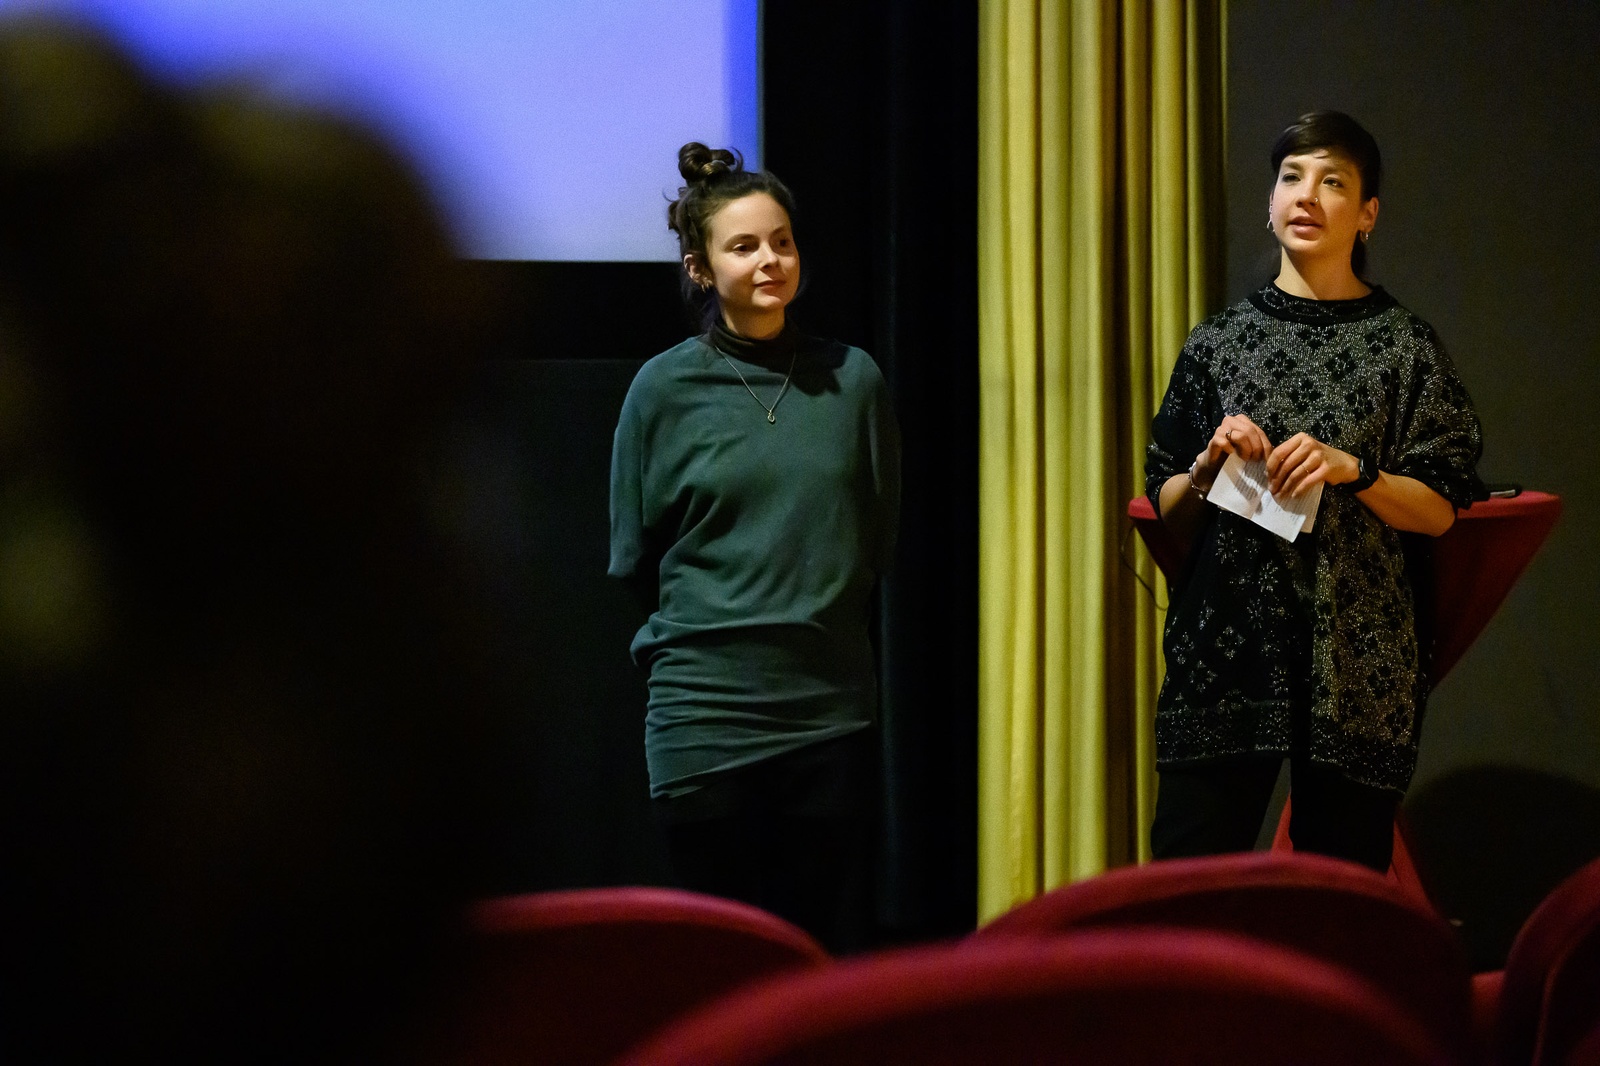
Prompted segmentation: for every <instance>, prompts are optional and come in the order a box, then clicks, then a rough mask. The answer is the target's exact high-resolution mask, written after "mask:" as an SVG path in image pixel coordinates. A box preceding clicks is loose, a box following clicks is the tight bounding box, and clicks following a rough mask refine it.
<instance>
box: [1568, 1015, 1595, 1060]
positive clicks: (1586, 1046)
mask: <svg viewBox="0 0 1600 1066" xmlns="http://www.w3.org/2000/svg"><path fill="white" fill-rule="evenodd" d="M1562 1066H1600V1025H1596V1026H1595V1027H1594V1028H1593V1029H1591V1030H1589V1033H1588V1035H1587V1036H1585V1037H1584V1038H1583V1039H1582V1040H1581V1041H1579V1042H1578V1046H1577V1047H1575V1048H1573V1049H1572V1053H1571V1054H1569V1055H1568V1056H1567V1058H1566V1061H1565V1062H1563V1063H1562Z"/></svg>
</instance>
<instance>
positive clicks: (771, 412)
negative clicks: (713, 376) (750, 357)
mask: <svg viewBox="0 0 1600 1066" xmlns="http://www.w3.org/2000/svg"><path fill="white" fill-rule="evenodd" d="M717 354H718V355H720V356H722V358H724V359H727V360H728V365H729V366H731V367H733V372H734V373H735V374H738V375H739V384H741V385H743V386H744V391H745V392H748V393H749V394H750V398H751V399H752V400H754V401H755V402H756V403H758V404H761V409H762V410H763V411H765V412H767V421H768V422H772V423H776V422H777V421H778V413H777V412H778V405H779V404H780V403H782V402H783V394H784V393H786V392H788V391H789V381H790V379H791V378H793V377H794V360H795V356H797V355H799V354H800V349H799V348H796V349H795V350H794V351H793V352H791V353H790V354H789V372H788V373H787V374H785V375H783V388H781V389H779V390H778V396H777V399H775V400H773V401H772V406H771V407H768V406H767V405H766V404H764V403H761V397H759V396H757V395H756V390H755V389H752V388H751V387H750V383H749V382H748V381H746V380H745V379H744V372H743V371H742V370H740V369H739V364H738V363H735V362H734V361H733V360H732V359H728V353H727V352H725V351H723V350H722V349H721V348H718V349H717Z"/></svg>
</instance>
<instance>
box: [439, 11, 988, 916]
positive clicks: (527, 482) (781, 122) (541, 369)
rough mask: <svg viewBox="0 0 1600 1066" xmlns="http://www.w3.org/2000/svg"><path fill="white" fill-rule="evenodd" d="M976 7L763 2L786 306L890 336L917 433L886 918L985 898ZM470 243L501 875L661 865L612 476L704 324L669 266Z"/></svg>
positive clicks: (467, 540)
mask: <svg viewBox="0 0 1600 1066" xmlns="http://www.w3.org/2000/svg"><path fill="white" fill-rule="evenodd" d="M976 32H977V13H976V6H975V5H974V4H973V3H972V2H971V0H926V2H913V0H881V2H875V3H860V2H857V0H808V2H800V0H768V2H767V3H765V4H764V5H763V39H764V48H763V71H762V74H763V86H764V89H763V112H764V122H765V141H764V155H765V162H766V165H767V166H768V167H769V168H770V169H772V170H773V171H774V172H775V173H777V174H778V175H780V176H781V177H782V178H783V179H784V180H785V181H786V182H787V183H788V184H789V185H790V186H791V188H792V189H793V191H794V193H795V195H796V197H797V199H798V202H799V212H798V217H797V219H796V234H797V238H798V243H799V246H800V249H801V259H802V264H803V269H804V273H805V276H806V288H805V290H804V292H803V294H802V296H801V298H800V300H799V302H797V304H796V305H795V308H794V315H795V318H796V321H797V322H798V324H799V325H800V326H801V328H803V329H806V330H808V331H809V332H812V333H816V334H820V335H823V336H829V337H834V338H837V339H839V340H842V341H846V342H849V343H851V344H856V345H859V346H860V347H863V348H865V349H866V350H867V351H869V352H871V353H872V354H873V355H874V356H875V357H876V358H877V360H878V362H879V364H880V365H881V366H882V367H883V369H884V372H885V374H886V376H887V377H888V380H889V383H890V386H891V389H892V391H893V393H894V398H895V404H896V408H897V411H898V413H899V416H900V422H901V426H902V431H903V434H904V440H905V448H904V453H905V468H904V475H905V476H904V492H905V497H904V518H903V522H902V533H901V541H900V549H899V558H898V562H897V565H896V569H895V572H894V574H893V576H892V578H891V579H890V580H889V582H887V587H886V588H885V589H884V590H883V595H882V597H881V610H880V620H881V632H882V640H881V641H880V644H881V652H882V663H883V679H884V684H883V727H884V728H883V740H884V767H885V791H884V801H885V802H884V818H883V834H882V837H883V847H882V849H881V850H882V868H881V875H880V888H881V892H880V901H881V905H880V917H881V922H882V925H883V937H884V939H885V940H904V939H918V938H924V937H931V936H939V935H947V934H952V933H957V932H960V931H962V930H963V929H966V928H970V926H971V925H972V922H973V920H974V915H975V913H976V898H975V893H976V883H977V868H976V803H977V799H976V795H977V782H976V762H977V758H976V743H977V740H976V737H977V714H976V698H977V697H976V693H977V662H976V648H977V576H976V575H977V567H976V559H977V452H976V440H977V304H976V292H977V284H976V276H975V271H976V259H977V233H976V228H977V222H976V198H977V186H976V180H977V164H976V154H975V146H976V140H977V127H976V107H977V104H976V99H977V69H976V64H977V42H976ZM661 165H662V174H663V182H662V184H663V185H665V184H666V183H667V182H668V181H669V180H670V178H671V177H672V175H673V169H672V168H673V165H674V160H672V159H670V158H668V159H663V160H662V161H661ZM662 220H663V225H664V224H665V211H664V210H663V212H662ZM469 266H470V267H471V269H473V270H474V271H476V272H477V273H478V274H479V276H480V278H481V279H482V280H483V281H484V282H485V283H486V284H487V286H488V288H489V289H490V290H491V291H493V292H494V293H495V294H496V295H497V297H498V300H499V306H498V310H499V314H498V315H497V316H496V321H497V322H498V323H499V333H498V336H497V340H496V343H495V344H494V346H493V347H494V349H495V350H496V352H497V355H498V358H496V359H494V360H492V361H490V362H489V363H488V364H486V365H485V366H484V367H483V369H482V372H481V373H480V375H479V380H478V383H477V388H476V389H475V390H474V392H473V394H472V396H471V397H469V401H468V403H467V404H466V406H465V409H464V411H463V415H462V418H461V419H460V422H459V424H458V426H457V428H456V431H455V432H454V434H453V435H452V437H451V440H450V441H449V451H450V454H451V456H452V465H453V467H454V469H456V470H457V471H459V472H460V485H459V487H458V489H457V492H458V499H459V501H461V502H460V503H459V505H458V506H457V508H456V509H455V513H456V514H457V522H458V526H459V530H458V532H459V535H460V537H461V540H462V543H463V545H464V546H465V548H466V550H467V551H468V552H469V553H470V554H471V555H472V556H473V558H474V559H475V560H476V562H477V566H478V572H479V573H480V574H481V575H482V580H483V582H484V584H485V587H486V590H487V592H488V596H489V600H490V602H491V603H492V604H494V606H495V608H496V609H497V610H498V611H499V613H500V625H499V632H500V633H501V638H500V639H499V640H498V641H497V642H496V646H495V647H493V648H490V649H487V653H488V654H489V655H491V656H492V657H493V658H494V659H495V661H496V662H497V664H498V671H497V672H498V674H499V676H501V677H502V678H504V679H505V684H504V685H503V687H502V705H503V711H502V713H501V719H502V723H501V729H500V738H499V742H498V745H499V746H498V755H499V757H498V759H497V760H496V765H495V769H494V770H493V780H492V781H491V782H490V785H491V788H492V789H493V790H494V791H495V792H496V794H497V795H498V797H499V799H500V801H499V803H498V809H499V811H500V821H498V822H497V823H496V824H494V825H491V826H488V827H486V833H487V839H486V845H487V849H488V851H489V852H490V855H491V866H492V873H491V874H490V876H489V878H488V881H489V883H488V884H486V885H485V891H496V892H506V891H528V890H537V889H549V888H561V887H573V886H580V885H600V884H621V883H630V882H632V883H661V882H664V881H665V880H666V870H665V866H664V863H663V857H662V855H661V853H660V849H659V844H658V842H657V840H656V837H655V833H654V831H653V828H652V826H651V824H650V814H649V804H648V799H647V792H646V783H645V782H646V779H645V771H644V753H643V719H644V701H645V691H644V679H643V677H642V675H641V674H640V672H639V671H637V670H636V669H635V668H634V667H633V666H632V665H631V663H630V662H629V660H628V655H627V646H628V641H629V639H630V638H631V636H632V633H633V630H634V629H635V628H637V626H638V625H639V624H640V622H641V621H642V620H643V617H644V614H643V611H642V609H641V608H640V607H638V606H637V605H635V604H633V603H631V602H629V601H628V600H627V598H626V596H625V595H624V593H623V590H622V589H621V588H620V587H615V586H613V584H612V583H611V582H609V581H608V579H607V578H606V577H605V565H606V554H607V515H606V505H607V500H606V494H607V493H606V482H607V470H608V465H609V458H610V442H611V432H612V429H613V427H614V425H615V422H616V415H617V411H618V410H619V409H620V406H621V403H622V397H623V394H624V392H625V391H626V389H627V386H628V382H629V381H630V380H631V379H632V376H633V373H634V372H635V371H636V370H637V368H638V365H639V363H640V361H642V360H643V359H644V358H647V357H648V356H650V355H653V354H655V353H656V352H659V351H662V350H664V349H665V348H667V347H670V346H671V345H672V344H675V343H677V341H679V340H681V339H682V338H683V337H684V336H685V335H686V334H687V333H688V332H690V326H689V323H688V322H687V320H686V318H685V317H684V314H683V312H682V310H681V307H680V305H679V303H678V298H677V283H676V268H675V266H673V265H671V264H631V263H609V264H608V263H475V264H470V265H469Z"/></svg>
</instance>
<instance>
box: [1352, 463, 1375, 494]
mask: <svg viewBox="0 0 1600 1066" xmlns="http://www.w3.org/2000/svg"><path fill="white" fill-rule="evenodd" d="M1377 482H1378V464H1377V463H1370V462H1368V461H1367V457H1366V456H1364V455H1358V456H1356V479H1355V480H1354V481H1349V482H1346V483H1345V486H1344V487H1345V488H1347V489H1349V490H1350V491H1351V492H1365V491H1366V490H1367V489H1370V488H1371V487H1372V486H1373V485H1375V484H1377Z"/></svg>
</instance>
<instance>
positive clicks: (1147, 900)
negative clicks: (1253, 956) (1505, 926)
mask: <svg viewBox="0 0 1600 1066" xmlns="http://www.w3.org/2000/svg"><path fill="white" fill-rule="evenodd" d="M1108 926H1110V927H1124V928H1125V927H1131V926H1169V927H1171V926H1177V927H1183V928H1187V929H1207V930H1215V931H1222V932H1229V933H1239V934H1244V935H1248V936H1252V937H1256V938H1259V939H1262V940H1266V941H1270V942H1271V943H1274V944H1278V945H1280V946H1283V947H1287V948H1291V949H1294V950H1296V951H1300V952H1303V953H1305V954H1307V955H1310V956H1313V957H1316V958H1319V959H1323V960H1325V961H1327V962H1330V963H1334V964H1337V965H1339V966H1342V967H1344V968H1346V969H1348V970H1350V971H1352V972H1354V973H1357V974H1360V975H1361V976H1362V977H1363V978H1365V979H1366V980H1368V981H1371V982H1372V983H1373V984H1374V985H1375V986H1376V987H1378V988H1379V989H1381V990H1382V991H1383V992H1384V993H1385V994H1386V995H1388V996H1389V997H1391V999H1392V1000H1393V1001H1394V1002H1395V1003H1397V1004H1400V1005H1402V1006H1403V1007H1404V1008H1405V1009H1406V1010H1408V1011H1410V1012H1411V1014H1412V1015H1413V1016H1414V1017H1416V1018H1417V1019H1419V1020H1420V1021H1421V1022H1422V1023H1423V1024H1424V1025H1425V1026H1427V1027H1428V1030H1429V1031H1430V1032H1431V1033H1432V1034H1433V1035H1434V1038H1435V1039H1436V1040H1438V1041H1439V1042H1440V1044H1441V1046H1443V1047H1444V1048H1445V1049H1446V1050H1448V1051H1449V1052H1450V1053H1451V1054H1452V1055H1453V1056H1456V1057H1464V1056H1465V1055H1466V1054H1467V1051H1468V1048H1469V1047H1470V1040H1469V1036H1468V1026H1469V1021H1470V1018H1471V1007H1470V974H1469V971H1468V966H1467V959H1466V953H1465V951H1464V949H1463V947H1462V945H1461V943H1460V941H1459V938H1458V937H1457V935H1456V933H1455V930H1454V929H1452V928H1451V927H1450V926H1449V924H1448V923H1446V922H1445V921H1444V920H1443V919H1441V918H1439V917H1438V915H1436V914H1434V913H1433V912H1432V911H1431V910H1430V909H1428V908H1426V907H1424V906H1421V905H1419V904H1418V903H1417V902H1416V901H1415V900H1414V899H1412V898H1411V897H1409V896H1408V895H1406V894H1405V893H1404V892H1402V891H1400V890H1399V889H1398V888H1396V887H1395V886H1394V885H1392V884H1390V883H1389V882H1388V881H1386V880H1384V879H1383V878H1382V877H1379V876H1378V875H1377V874H1375V873H1373V872H1372V871H1371V870H1368V869H1366V868H1364V867H1361V866H1356V865H1354V864H1352V863H1347V862H1342V861H1340V860H1337V859H1329V858H1325V857H1323V856H1319V855H1295V854H1280V853H1274V852H1261V853H1255V852H1246V853H1242V854H1234V855H1215V856H1210V857H1206V858H1199V859H1173V860H1168V861H1165V862H1156V863H1151V864H1149V865H1147V866H1136V867H1124V868H1122V869H1118V870H1112V871H1111V872H1109V873H1106V874H1102V875H1101V876H1099V877H1095V878H1091V879H1089V880H1087V881H1080V882H1078V883H1076V884H1072V885H1067V886H1065V887H1063V888H1058V889H1056V890H1055V891H1053V892H1048V893H1045V894H1044V895H1042V896H1038V897H1036V898H1034V899H1032V900H1029V901H1028V902H1026V903H1023V904H1021V905H1019V906H1017V907H1016V908H1014V909H1013V910H1011V911H1009V912H1007V913H1006V914H1003V915H1001V916H1000V917H998V918H996V919H995V920H994V921H992V922H990V923H989V924H988V925H986V926H984V927H982V928H981V929H979V930H978V931H977V932H976V933H974V934H973V938H974V939H978V940H990V939H995V938H1000V937H1007V936H1017V935H1034V934H1041V933H1059V932H1062V931H1067V930H1081V929H1086V928H1103V927H1108Z"/></svg>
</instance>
